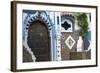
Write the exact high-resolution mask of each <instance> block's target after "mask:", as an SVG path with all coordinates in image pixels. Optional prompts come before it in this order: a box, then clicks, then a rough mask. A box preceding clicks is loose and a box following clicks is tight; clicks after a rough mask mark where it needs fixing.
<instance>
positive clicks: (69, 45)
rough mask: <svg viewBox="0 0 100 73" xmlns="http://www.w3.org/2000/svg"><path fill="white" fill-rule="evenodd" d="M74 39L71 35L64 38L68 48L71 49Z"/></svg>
mask: <svg viewBox="0 0 100 73" xmlns="http://www.w3.org/2000/svg"><path fill="white" fill-rule="evenodd" d="M75 43H76V41H75V40H74V39H73V38H72V37H71V36H68V38H67V39H66V40H65V44H66V45H67V46H68V48H69V49H72V47H73V46H74V44H75Z"/></svg>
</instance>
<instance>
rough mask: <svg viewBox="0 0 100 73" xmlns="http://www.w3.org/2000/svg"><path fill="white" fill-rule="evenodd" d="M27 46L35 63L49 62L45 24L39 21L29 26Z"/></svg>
mask: <svg viewBox="0 0 100 73" xmlns="http://www.w3.org/2000/svg"><path fill="white" fill-rule="evenodd" d="M27 39H28V45H29V47H30V48H31V50H32V51H33V53H34V54H35V57H36V61H37V62H39V61H50V40H49V32H48V27H47V26H46V24H45V23H44V22H42V21H40V20H35V21H33V22H32V23H31V24H30V26H29V31H28V38H27Z"/></svg>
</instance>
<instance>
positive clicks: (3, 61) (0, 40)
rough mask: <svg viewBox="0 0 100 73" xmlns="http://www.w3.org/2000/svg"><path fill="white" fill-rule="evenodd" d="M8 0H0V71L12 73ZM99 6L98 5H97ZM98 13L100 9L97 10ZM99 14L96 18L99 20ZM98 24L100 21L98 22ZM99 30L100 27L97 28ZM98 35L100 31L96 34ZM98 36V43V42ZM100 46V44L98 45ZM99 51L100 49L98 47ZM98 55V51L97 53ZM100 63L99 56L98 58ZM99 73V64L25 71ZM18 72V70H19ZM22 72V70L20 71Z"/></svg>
mask: <svg viewBox="0 0 100 73" xmlns="http://www.w3.org/2000/svg"><path fill="white" fill-rule="evenodd" d="M10 1H11V0H0V73H13V72H11V71H10V29H11V28H10V8H11V7H10ZM33 1H37V2H51V3H53V2H54V3H56V2H57V3H67V4H83V5H99V4H100V1H99V0H33ZM99 8H100V5H99ZM98 13H100V9H99V12H98ZM99 16H100V14H99V15H98V20H100V17H99ZM98 24H100V21H99V23H98ZM98 27H100V25H98ZM98 31H100V29H98ZM98 37H100V33H99V34H98ZM99 40H100V38H98V43H100V41H99ZM98 48H100V46H98ZM98 52H100V49H98ZM98 56H100V53H98ZM98 60H99V61H98V62H99V64H100V57H99V58H98ZM41 72H43V73H55V72H58V73H87V72H88V73H99V72H100V65H99V66H98V67H92V68H77V69H61V70H46V71H35V72H33V71H30V72H25V73H41ZM19 73H20V72H19ZM21 73H24V72H21Z"/></svg>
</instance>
